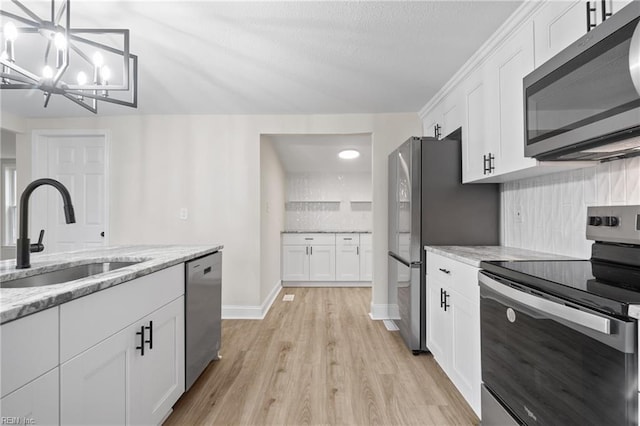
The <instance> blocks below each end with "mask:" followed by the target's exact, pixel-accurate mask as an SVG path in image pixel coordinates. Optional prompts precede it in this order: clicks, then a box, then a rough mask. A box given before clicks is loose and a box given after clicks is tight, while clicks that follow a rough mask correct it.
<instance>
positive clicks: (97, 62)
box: [93, 52, 104, 68]
mask: <svg viewBox="0 0 640 426" xmlns="http://www.w3.org/2000/svg"><path fill="white" fill-rule="evenodd" d="M103 64H104V58H103V57H102V53H100V52H96V53H94V54H93V65H94V66H95V67H96V68H100V67H101V66H102V65H103Z"/></svg>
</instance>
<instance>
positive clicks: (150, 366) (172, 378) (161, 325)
mask: <svg viewBox="0 0 640 426" xmlns="http://www.w3.org/2000/svg"><path fill="white" fill-rule="evenodd" d="M151 323H152V326H151V333H149V330H148V329H145V340H148V341H150V343H149V344H147V345H145V346H146V348H145V353H144V356H141V355H140V351H136V352H135V354H134V356H133V357H132V358H131V360H130V369H131V376H130V379H131V383H130V386H129V387H130V389H131V394H130V401H129V406H130V410H129V411H130V422H131V424H154V425H155V424H160V422H161V421H162V420H163V419H164V418H165V417H166V415H167V414H168V413H169V411H170V410H171V407H172V406H173V404H175V402H176V401H177V400H178V398H179V397H180V395H182V393H183V392H184V371H185V370H184V297H180V298H178V299H176V300H174V301H173V302H171V303H169V304H168V305H165V306H164V307H162V308H160V309H158V310H157V311H155V312H153V313H151V314H150V315H148V316H147V317H145V318H143V319H142V320H141V321H140V322H138V323H137V329H138V330H139V329H140V327H149V326H150V325H151Z"/></svg>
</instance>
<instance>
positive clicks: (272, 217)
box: [260, 136, 286, 303]
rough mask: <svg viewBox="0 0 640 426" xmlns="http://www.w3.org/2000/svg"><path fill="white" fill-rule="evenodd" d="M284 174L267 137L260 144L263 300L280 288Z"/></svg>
mask: <svg viewBox="0 0 640 426" xmlns="http://www.w3.org/2000/svg"><path fill="white" fill-rule="evenodd" d="M285 177H286V175H285V172H284V169H283V168H282V164H281V163H280V159H279V158H278V154H277V153H276V151H275V149H274V147H273V142H272V141H271V140H270V138H269V137H268V136H263V137H262V138H261V141H260V253H261V258H260V281H261V286H260V298H261V300H262V301H263V303H264V301H265V300H266V299H267V298H268V297H269V296H270V295H271V294H272V293H273V292H274V291H277V290H274V287H280V264H281V260H280V254H281V250H280V232H281V231H282V230H283V229H284V201H285Z"/></svg>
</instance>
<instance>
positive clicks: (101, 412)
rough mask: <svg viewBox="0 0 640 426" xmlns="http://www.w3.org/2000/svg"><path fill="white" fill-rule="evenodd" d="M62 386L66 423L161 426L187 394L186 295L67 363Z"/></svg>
mask: <svg viewBox="0 0 640 426" xmlns="http://www.w3.org/2000/svg"><path fill="white" fill-rule="evenodd" d="M143 337H144V341H143ZM142 347H144V352H143V350H142V349H141V348H142ZM60 382H61V383H60V390H61V391H60V407H61V408H60V419H61V422H62V424H77V425H87V424H122V425H125V424H127V425H128V424H136V425H137V424H146V425H149V424H159V423H160V422H161V421H162V420H163V419H164V417H165V416H166V415H167V413H169V411H170V410H171V407H172V406H173V404H174V403H175V402H176V401H177V399H178V398H179V397H180V395H181V394H182V392H183V391H184V297H179V298H178V299H176V300H174V301H173V302H171V303H169V304H167V305H165V306H164V307H162V308H160V309H158V310H157V311H155V312H153V313H151V314H149V315H148V316H146V317H145V318H143V319H141V320H140V321H137V322H136V323H134V324H132V325H130V326H129V327H127V328H125V329H124V330H122V331H120V332H118V333H116V334H115V335H113V336H111V337H109V338H107V339H106V340H104V341H102V342H101V343H99V344H97V345H95V346H93V347H92V348H90V349H89V350H87V351H85V352H83V353H81V354H80V355H78V356H76V357H75V358H73V359H71V360H69V361H67V362H65V363H64V364H62V366H61V371H60Z"/></svg>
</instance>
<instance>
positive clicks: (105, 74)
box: [100, 65, 111, 84]
mask: <svg viewBox="0 0 640 426" xmlns="http://www.w3.org/2000/svg"><path fill="white" fill-rule="evenodd" d="M100 75H101V76H102V81H103V82H104V84H108V82H109V80H110V79H111V69H109V67H108V66H106V65H105V66H104V67H102V69H101V70H100Z"/></svg>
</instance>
